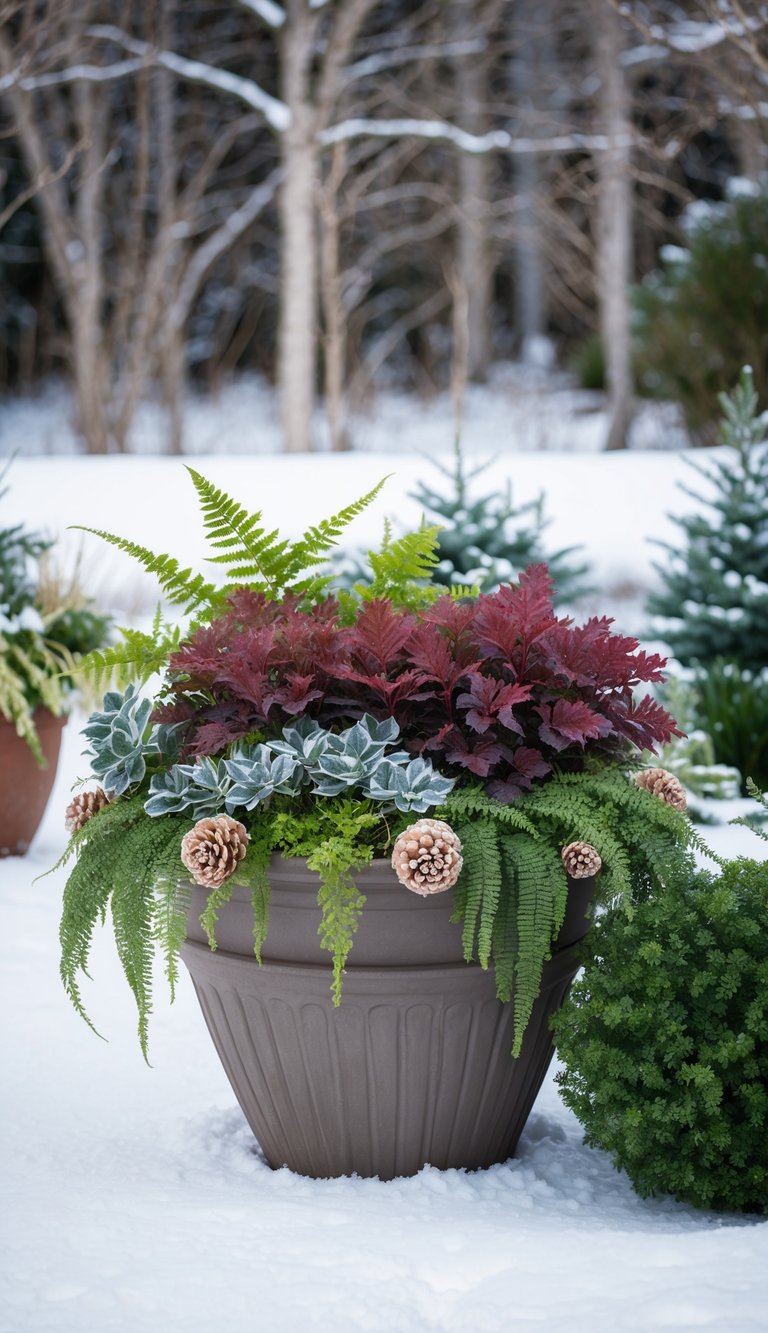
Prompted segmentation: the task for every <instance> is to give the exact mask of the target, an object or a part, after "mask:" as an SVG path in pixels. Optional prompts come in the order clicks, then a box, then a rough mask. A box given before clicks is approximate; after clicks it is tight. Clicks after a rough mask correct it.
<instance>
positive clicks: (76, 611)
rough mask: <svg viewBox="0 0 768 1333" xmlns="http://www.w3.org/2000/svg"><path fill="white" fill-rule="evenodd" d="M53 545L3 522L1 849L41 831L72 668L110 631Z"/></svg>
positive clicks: (18, 847)
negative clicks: (54, 561)
mask: <svg viewBox="0 0 768 1333" xmlns="http://www.w3.org/2000/svg"><path fill="white" fill-rule="evenodd" d="M4 476H5V472H4V473H3V474H2V476H0V482H1V481H2V480H3V477H4ZM5 494H7V488H6V489H3V490H0V499H2V497H3V496H4V495H5ZM50 547H51V542H50V541H47V540H46V539H45V538H43V537H41V536H40V535H39V534H37V533H31V532H28V531H26V530H25V528H24V527H23V526H22V525H21V524H15V525H13V526H11V527H0V856H13V855H22V854H23V853H24V852H26V850H27V848H28V847H29V844H30V842H31V841H32V838H33V837H34V835H35V833H36V831H37V828H38V825H39V824H40V820H41V819H42V817H43V812H44V810H45V807H46V804H47V802H48V797H49V796H50V793H51V787H52V786H53V782H54V778H55V776H56V765H57V762H58V757H59V748H60V745H61V733H62V728H63V726H64V722H65V715H66V711H67V697H68V694H69V693H70V691H71V689H72V684H73V680H72V674H71V673H72V670H73V669H74V667H75V665H76V662H77V659H78V658H79V656H80V655H81V654H82V653H87V652H90V651H91V650H92V649H93V648H95V647H96V646H97V645H99V644H101V643H103V642H104V639H105V637H106V632H107V625H108V619H107V618H106V617H104V616H100V615H98V614H96V613H95V612H94V611H93V610H91V609H90V607H89V605H88V604H87V602H86V600H85V598H84V596H83V593H82V589H81V587H80V585H79V579H78V577H77V572H75V575H74V576H73V578H72V579H70V580H69V582H65V581H64V580H63V579H62V578H61V577H59V576H57V574H56V572H55V570H54V569H53V567H52V565H51V563H50V561H49V560H48V559H47V553H48V552H49V550H50Z"/></svg>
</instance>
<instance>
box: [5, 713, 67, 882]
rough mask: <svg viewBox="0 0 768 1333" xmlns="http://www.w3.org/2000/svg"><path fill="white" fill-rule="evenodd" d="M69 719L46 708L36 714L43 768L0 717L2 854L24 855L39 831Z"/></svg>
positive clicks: (25, 743) (9, 723)
mask: <svg viewBox="0 0 768 1333" xmlns="http://www.w3.org/2000/svg"><path fill="white" fill-rule="evenodd" d="M66 720H67V719H66V718H65V717H54V715H53V713H49V712H48V709H47V708H38V710H37V712H36V713H35V714H34V723H35V726H36V727H37V732H38V735H39V737H40V744H41V746H42V748H43V754H44V755H45V759H46V766H45V768H40V767H39V765H38V763H37V760H36V759H35V756H34V755H33V753H32V751H31V750H30V748H29V746H28V745H27V742H26V741H24V740H22V739H21V737H20V736H17V734H16V728H15V727H14V726H13V724H12V723H11V722H9V721H8V720H7V719H6V718H4V717H0V856H23V855H24V853H25V852H26V851H27V849H28V848H29V844H30V843H31V841H32V839H33V838H34V836H35V834H36V833H37V830H38V828H39V825H40V821H41V819H42V817H43V815H44V813H45V807H46V805H47V804H48V797H49V796H50V794H51V788H52V787H53V784H54V780H55V778H56V768H57V765H58V762H59V750H60V749H61V733H62V731H63V729H64V723H65V722H66Z"/></svg>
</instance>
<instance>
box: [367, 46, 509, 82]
mask: <svg viewBox="0 0 768 1333" xmlns="http://www.w3.org/2000/svg"><path fill="white" fill-rule="evenodd" d="M487 45H488V43H487V42H486V40H485V38H484V37H473V38H468V39H467V40H466V41H461V42H445V43H443V45H442V46H437V45H435V44H431V45H427V44H422V45H421V46H401V47H394V48H393V49H392V50H389V51H377V52H376V53H375V54H374V55H371V56H365V57H364V59H362V60H357V61H356V62H355V64H354V65H348V66H347V68H346V69H345V70H344V76H345V78H347V79H365V78H367V77H368V75H370V74H379V73H380V72H381V70H383V69H393V68H394V69H396V68H397V67H398V66H399V65H407V64H409V63H411V62H412V61H414V60H444V59H445V58H446V57H447V56H471V55H477V54H479V53H480V52H481V51H485V50H486V48H487Z"/></svg>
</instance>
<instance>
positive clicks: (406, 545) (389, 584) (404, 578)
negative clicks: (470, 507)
mask: <svg viewBox="0 0 768 1333" xmlns="http://www.w3.org/2000/svg"><path fill="white" fill-rule="evenodd" d="M439 535H440V527H439V526H435V527H428V526H427V525H426V524H424V523H422V525H421V527H419V528H417V529H416V531H415V532H406V533H405V534H404V535H403V536H402V537H398V538H396V540H395V541H392V539H391V534H389V533H385V538H384V542H383V544H382V547H381V550H380V551H370V552H369V557H368V558H369V560H370V562H371V569H372V571H373V581H372V583H371V584H370V585H369V587H368V588H367V589H366V597H368V598H369V599H370V598H372V597H386V596H387V595H388V591H387V590H388V589H389V588H393V587H394V588H400V587H402V586H403V585H405V584H408V583H414V582H418V581H419V580H426V579H429V578H431V575H432V570H433V569H434V567H435V565H436V564H437V560H438V555H437V548H438V543H439Z"/></svg>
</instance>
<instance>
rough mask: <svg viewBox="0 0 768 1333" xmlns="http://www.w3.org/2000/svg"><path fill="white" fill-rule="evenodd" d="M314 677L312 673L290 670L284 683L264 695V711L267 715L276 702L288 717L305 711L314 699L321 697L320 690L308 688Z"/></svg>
mask: <svg viewBox="0 0 768 1333" xmlns="http://www.w3.org/2000/svg"><path fill="white" fill-rule="evenodd" d="M314 679H315V677H314V675H309V676H299V675H298V674H297V673H296V672H295V671H290V672H289V673H288V676H287V678H286V683H285V685H279V686H278V687H277V689H276V690H272V691H271V692H269V693H267V694H265V695H264V712H265V713H266V714H267V715H269V712H270V710H271V709H272V708H273V706H274V705H275V704H277V705H278V706H279V707H280V708H282V710H283V712H284V713H287V714H288V716H289V717H296V716H298V714H299V713H305V712H306V711H307V708H308V707H309V705H310V704H311V703H313V702H314V700H315V699H322V697H323V691H322V690H317V689H310V686H311V685H312V684H313V683H314Z"/></svg>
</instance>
